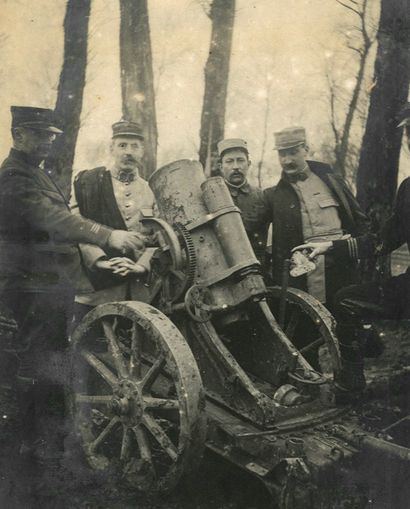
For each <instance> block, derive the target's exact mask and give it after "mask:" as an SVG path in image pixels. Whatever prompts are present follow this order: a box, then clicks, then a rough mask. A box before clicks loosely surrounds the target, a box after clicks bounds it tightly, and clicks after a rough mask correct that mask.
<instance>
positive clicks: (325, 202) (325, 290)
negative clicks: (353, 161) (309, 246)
mask: <svg viewBox="0 0 410 509" xmlns="http://www.w3.org/2000/svg"><path fill="white" fill-rule="evenodd" d="M275 150H277V151H278V156H279V162H280V165H281V166H282V170H283V171H282V175H281V179H280V181H279V182H278V184H277V186H275V187H271V188H268V189H265V191H264V193H265V199H266V203H267V206H268V207H269V210H270V220H271V222H272V277H273V281H274V284H281V281H282V272H283V267H284V262H285V260H286V259H287V258H289V257H290V256H291V251H292V249H293V248H294V247H296V246H298V245H299V244H301V243H302V242H306V241H309V242H320V241H323V240H337V239H342V238H345V237H346V236H351V235H353V236H355V235H360V234H363V233H365V232H367V230H368V221H367V218H366V216H365V215H364V214H363V212H362V211H361V210H360V207H359V205H358V203H357V201H356V199H355V198H354V197H353V195H352V193H351V192H350V190H349V188H348V187H347V185H346V183H345V182H344V181H343V179H341V178H340V177H339V176H337V175H336V174H334V173H333V171H332V169H331V167H330V166H329V165H328V164H325V163H321V162H318V161H310V160H307V154H308V151H309V149H308V145H307V142H306V131H305V129H304V128H303V127H288V128H286V129H283V130H282V131H279V132H276V133H275ZM301 240H302V242H301ZM315 261H316V269H315V270H314V271H312V272H310V273H309V274H307V275H303V276H300V277H297V278H292V279H291V281H290V286H292V287H295V288H299V289H301V290H304V291H307V292H308V293H310V294H311V295H313V296H314V297H315V298H316V299H318V300H319V301H320V302H322V303H325V304H326V305H327V306H328V307H329V308H331V307H332V300H333V296H334V294H335V292H336V291H337V290H338V289H339V288H341V287H342V286H345V285H346V281H349V282H352V283H353V282H356V281H358V272H357V267H356V264H355V263H354V262H350V263H343V264H340V263H338V262H337V260H336V259H334V258H333V257H332V256H327V257H324V256H322V257H319V258H318V259H317V260H315Z"/></svg>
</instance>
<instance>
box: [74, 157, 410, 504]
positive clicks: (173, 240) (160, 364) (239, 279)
mask: <svg viewBox="0 0 410 509" xmlns="http://www.w3.org/2000/svg"><path fill="white" fill-rule="evenodd" d="M150 186H151V188H152V190H153V192H154V194H155V197H156V201H157V203H158V207H159V217H156V218H145V219H144V220H143V221H144V224H145V227H146V229H147V231H148V232H149V234H150V236H151V238H154V239H155V245H156V247H155V251H154V255H153V260H152V271H151V274H150V276H149V279H148V280H147V281H146V285H147V286H148V287H149V290H150V299H149V302H137V301H127V302H112V303H107V304H103V305H100V306H98V307H97V308H95V309H94V310H92V311H91V312H90V313H89V314H88V315H87V316H86V317H85V318H84V320H83V321H82V323H81V324H80V325H79V327H78V328H77V330H76V332H75V334H74V337H73V350H74V362H73V366H74V370H75V376H74V380H73V388H74V395H75V397H74V415H75V421H76V429H77V433H78V436H79V439H80V441H81V444H82V447H83V450H84V452H85V455H86V458H87V460H88V462H89V464H90V465H91V467H92V468H95V469H102V470H105V469H112V470H113V471H115V472H116V474H117V475H119V476H120V477H121V478H122V479H125V480H127V481H128V482H129V483H131V484H132V485H134V486H135V487H137V488H138V489H140V490H144V491H162V492H166V491H168V490H171V489H173V488H174V487H175V486H176V485H177V483H178V482H179V481H180V479H181V477H183V476H184V475H185V474H188V473H191V472H192V471H193V470H194V469H195V467H196V466H198V464H199V462H200V460H201V457H202V452H203V449H204V447H207V448H208V449H210V450H211V451H213V452H214V453H216V454H217V455H219V456H221V457H222V458H224V459H225V460H228V461H230V462H231V463H233V464H235V465H236V466H238V467H240V468H241V469H243V470H245V471H246V472H249V474H251V475H253V476H255V477H257V478H258V479H260V480H261V481H262V482H263V484H264V485H265V486H266V487H267V489H268V490H269V491H270V493H271V494H272V497H273V500H274V502H273V503H274V504H275V507H276V506H277V507H283V508H299V507H304V508H308V507H333V505H332V503H333V502H332V500H334V499H336V498H337V497H339V499H343V498H344V499H346V497H347V496H348V495H351V494H352V493H351V491H350V490H351V486H350V487H349V486H347V488H346V489H345V491H343V489H344V488H343V486H344V484H343V483H344V482H346V479H347V480H349V478H351V476H350V473H351V472H352V470H353V469H354V468H356V466H355V465H356V463H357V464H360V463H361V462H362V461H363V460H364V458H365V457H366V456H367V455H368V453H369V451H370V452H371V453H372V454H370V456H371V457H374V455H379V456H381V457H382V458H384V459H387V458H390V459H392V463H394V464H397V465H399V466H398V467H397V468H398V470H399V471H401V470H402V469H403V468H404V467H403V465H407V467H408V462H409V458H410V456H409V449H407V447H405V446H403V445H399V444H397V443H394V442H393V441H392V437H391V436H387V434H381V435H380V429H374V430H371V431H364V428H363V418H362V416H360V415H358V414H356V413H354V412H353V411H352V409H351V408H350V407H348V406H337V405H336V404H335V402H334V387H335V381H337V377H338V374H339V372H340V368H341V361H340V354H339V348H338V341H337V338H336V336H335V323H334V319H333V318H332V316H331V315H330V314H329V312H328V311H327V310H326V309H325V308H324V307H323V306H322V305H321V304H320V303H318V302H317V301H316V300H315V299H313V298H312V297H310V296H309V295H307V294H305V293H304V292H301V291H298V290H293V289H287V290H286V289H285V290H282V289H281V288H267V287H266V286H265V283H264V281H263V278H262V276H261V271H260V265H259V262H258V261H257V259H256V258H255V255H254V253H253V251H252V248H251V246H250V243H249V241H248V238H247V235H246V232H245V229H244V226H243V223H242V220H241V216H240V212H239V210H238V209H237V208H236V207H235V206H234V204H233V202H232V199H231V196H230V194H229V192H228V189H227V188H226V186H225V183H224V181H223V179H222V178H221V177H213V178H209V179H205V177H204V174H203V170H202V167H201V165H200V164H199V163H197V162H194V161H188V160H182V161H176V162H174V163H172V164H170V165H167V166H165V167H163V168H160V169H159V170H157V171H156V172H155V173H154V174H153V175H152V177H151V179H150ZM284 303H286V306H284ZM279 315H280V320H279V321H280V325H279V323H278V321H277V319H276V317H278V316H279ZM308 331H309V334H308V333H307V332H308ZM312 331H313V333H314V334H313V335H312ZM305 333H306V334H305ZM312 337H313V339H312ZM306 338H309V340H308V342H307V341H306ZM366 422H367V426H368V422H369V419H368V420H367V421H366ZM393 426H394V425H393ZM383 461H384V460H383ZM349 476H350V477H349ZM343 479H344V480H343ZM335 486H338V487H340V490H341V493H340V494H337V493H336V492H337V491H338V490H337V489H335ZM318 487H319V488H320V489H321V493H322V495H321V497H322V498H321V502H320V504H321V505H319V503H318V498H317V497H318V491H317V488H318ZM342 492H343V493H342ZM365 498H366V497H365ZM313 500H316V502H314V501H313ZM366 500H367V498H366ZM363 504H364V505H362V506H363V507H365V502H363ZM337 507H339V506H337ZM355 507H356V506H355ZM357 507H360V506H359V505H358V506H357Z"/></svg>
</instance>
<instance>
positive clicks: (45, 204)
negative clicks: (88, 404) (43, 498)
mask: <svg viewBox="0 0 410 509" xmlns="http://www.w3.org/2000/svg"><path fill="white" fill-rule="evenodd" d="M11 114H12V125H11V133H12V139H13V148H12V149H11V151H10V154H9V155H8V157H7V158H6V159H5V161H4V162H3V164H2V166H1V169H0V246H1V249H0V292H1V293H0V297H1V303H2V306H5V307H7V309H8V310H9V312H10V313H11V315H12V316H13V318H14V319H15V320H16V322H17V326H18V333H17V337H16V338H15V342H14V348H15V350H16V351H17V352H18V353H17V355H18V360H19V363H20V367H19V370H18V382H19V383H20V389H21V390H20V396H21V398H20V410H21V419H20V423H21V424H22V430H21V438H22V444H21V452H23V453H26V452H28V453H31V452H33V451H34V449H33V447H34V445H35V444H38V443H39V441H41V444H42V445H44V444H45V445H47V443H48V442H49V441H50V440H51V437H52V436H55V432H56V429H57V428H58V427H59V425H60V424H61V419H60V418H61V415H60V416H59V417H58V418H57V417H56V415H54V416H53V415H51V414H50V412H49V409H50V399H53V397H54V396H55V395H56V394H57V395H60V396H61V389H58V388H57V386H58V385H59V384H60V383H61V382H62V380H61V379H60V371H59V370H58V369H56V370H54V371H53V369H52V366H53V365H54V364H53V359H54V358H55V355H54V354H55V352H57V351H61V350H64V349H65V348H66V347H67V345H68V342H67V327H68V320H69V319H71V316H72V303H73V297H74V291H75V289H81V290H83V291H84V290H87V289H90V282H89V281H88V279H87V278H86V276H85V273H84V271H83V266H82V260H81V256H80V253H79V249H78V244H77V243H78V242H87V243H92V244H96V245H98V246H100V247H101V248H103V249H106V248H108V247H110V248H115V249H119V250H121V251H122V252H123V253H128V252H131V251H133V250H135V249H140V248H141V246H142V241H141V237H140V235H138V234H137V233H131V232H127V231H120V229H112V228H109V227H107V226H103V225H102V224H100V223H98V222H96V221H92V220H89V219H85V218H83V217H81V216H79V215H74V214H72V213H71V212H70V209H69V207H68V204H67V203H66V201H65V198H64V196H63V194H62V193H61V192H60V190H59V188H58V187H57V186H56V184H55V183H54V181H53V180H52V177H51V174H50V172H47V171H45V170H44V169H43V166H42V162H43V161H44V160H45V159H46V158H47V156H48V155H49V153H50V149H51V146H52V143H53V141H54V139H55V138H56V136H58V135H60V134H61V133H62V131H61V130H60V128H59V127H58V126H57V123H56V120H55V116H54V112H53V111H52V110H49V109H44V108H35V107H24V106H12V107H11ZM45 373H47V374H46V375H45ZM44 376H45V377H46V379H44ZM57 399H58V398H57ZM55 419H57V421H56V422H55ZM34 452H35V451H34Z"/></svg>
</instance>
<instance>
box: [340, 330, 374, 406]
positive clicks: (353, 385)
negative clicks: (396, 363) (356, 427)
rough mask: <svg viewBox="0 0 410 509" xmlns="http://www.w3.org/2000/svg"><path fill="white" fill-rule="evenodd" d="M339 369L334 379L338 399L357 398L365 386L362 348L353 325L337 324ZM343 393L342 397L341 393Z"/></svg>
mask: <svg viewBox="0 0 410 509" xmlns="http://www.w3.org/2000/svg"><path fill="white" fill-rule="evenodd" d="M337 334H338V338H339V347H340V357H341V370H340V372H339V373H338V375H337V378H336V380H335V385H336V388H337V389H338V391H339V393H340V394H339V395H340V396H341V397H340V398H339V400H342V399H346V400H351V401H353V400H358V399H360V397H361V396H362V394H363V392H364V389H365V388H366V379H365V377H364V360H363V348H362V344H361V340H360V337H358V334H357V329H356V327H355V326H350V325H349V326H347V325H339V324H338V326H337ZM343 393H344V395H345V397H343V396H342V395H343Z"/></svg>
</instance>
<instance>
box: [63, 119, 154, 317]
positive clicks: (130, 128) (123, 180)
mask: <svg viewBox="0 0 410 509" xmlns="http://www.w3.org/2000/svg"><path fill="white" fill-rule="evenodd" d="M110 149H111V155H112V158H113V162H112V165H111V166H110V167H109V168H106V167H99V168H94V169H92V170H84V171H82V172H80V173H79V174H78V175H77V177H76V178H75V180H74V200H75V204H74V205H73V208H74V211H75V210H76V209H77V210H78V211H79V212H80V213H81V214H82V215H83V216H85V217H87V218H90V219H94V220H95V221H98V222H100V223H103V224H105V225H108V226H110V227H112V228H121V229H124V230H125V229H126V230H129V231H136V232H140V233H142V231H143V227H142V224H141V222H140V220H141V218H142V217H143V216H144V215H152V212H153V207H154V195H153V193H152V191H151V189H150V187H149V185H148V183H147V182H146V181H145V180H144V179H143V178H142V177H141V176H140V175H139V167H140V166H141V164H142V157H143V155H144V136H143V133H142V128H141V126H140V125H139V124H137V123H136V122H131V121H128V120H121V121H119V122H116V123H115V124H113V126H112V141H111V147H110ZM81 251H82V254H83V259H84V262H85V265H86V266H87V269H88V271H89V272H88V273H89V277H90V279H91V281H93V283H94V287H95V289H96V291H94V292H89V293H82V294H80V293H79V294H77V296H76V298H75V313H74V316H75V323H78V322H79V320H80V319H81V318H82V316H84V314H85V313H87V312H88V311H89V310H90V309H91V308H92V307H94V306H97V305H98V304H103V303H104V302H113V301H121V300H127V299H136V300H146V299H148V297H149V296H148V289H147V287H146V286H145V285H144V284H143V280H144V275H145V274H146V273H147V272H148V271H149V269H150V255H151V254H152V250H151V249H150V248H148V249H146V250H145V251H144V252H143V251H142V250H140V251H139V252H135V253H133V256H132V257H124V256H123V254H122V253H121V252H120V251H118V250H115V249H102V248H101V247H99V246H95V245H90V244H81ZM139 278H141V281H139Z"/></svg>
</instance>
